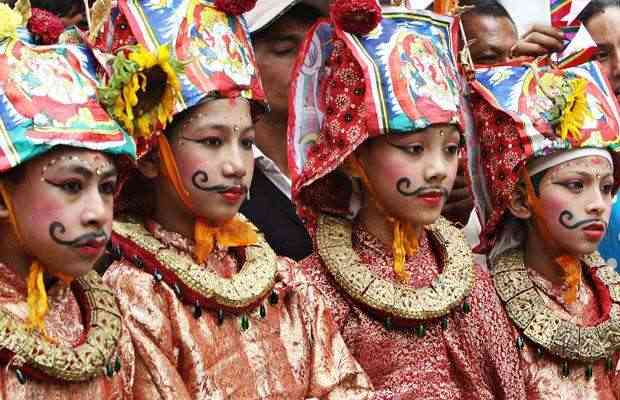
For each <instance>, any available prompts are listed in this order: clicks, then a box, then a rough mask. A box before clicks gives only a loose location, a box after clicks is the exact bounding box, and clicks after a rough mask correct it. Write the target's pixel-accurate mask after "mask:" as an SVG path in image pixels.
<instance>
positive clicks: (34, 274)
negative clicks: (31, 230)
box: [26, 261, 48, 334]
mask: <svg viewBox="0 0 620 400" xmlns="http://www.w3.org/2000/svg"><path fill="white" fill-rule="evenodd" d="M43 272H44V268H43V267H42V266H41V264H39V262H38V261H35V262H33V263H32V264H31V265H30V271H29V272H28V278H27V279H26V287H27V289H28V327H29V328H30V329H37V330H39V332H41V333H43V334H45V315H46V314H47V310H48V304H47V292H46V291H45V284H44V282H43Z"/></svg>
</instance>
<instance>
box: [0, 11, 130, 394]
mask: <svg viewBox="0 0 620 400" xmlns="http://www.w3.org/2000/svg"><path fill="white" fill-rule="evenodd" d="M30 13H31V10H30V7H29V4H28V2H24V1H20V2H18V5H17V6H16V9H15V10H13V9H11V8H9V7H8V6H6V5H4V4H0V26H2V30H1V32H0V199H1V200H0V237H2V240H1V241H0V327H1V329H0V347H1V351H0V361H2V369H1V370H0V399H11V400H16V399H28V400H30V399H51V398H62V399H76V400H77V399H84V400H85V399H89V400H91V399H131V398H132V385H133V368H134V353H133V346H132V344H131V338H130V336H129V334H128V332H127V331H126V330H125V328H124V327H123V324H122V318H121V314H120V310H119V309H118V306H117V303H116V300H115V298H114V295H113V293H112V291H111V290H110V289H108V288H107V287H106V286H105V285H104V283H103V281H102V279H101V277H100V276H99V275H98V274H97V273H96V272H95V271H94V270H93V268H94V265H95V262H96V261H97V259H98V258H99V257H100V256H101V255H102V254H103V253H104V252H105V246H106V242H107V241H108V239H109V238H110V236H111V232H112V221H113V218H112V214H113V201H114V192H115V188H116V181H117V168H116V160H121V159H123V158H124V159H127V160H130V159H133V158H135V151H136V147H135V144H134V142H133V140H132V139H131V138H130V137H129V136H127V134H126V133H125V132H124V131H123V130H122V129H121V127H120V126H119V125H118V124H117V123H116V122H115V121H114V120H113V119H112V118H111V117H110V116H109V115H108V114H107V113H106V112H105V110H104V109H103V107H101V106H100V105H99V103H98V102H97V96H96V93H97V92H96V88H97V82H96V80H95V60H94V58H93V55H92V53H91V52H90V50H88V48H86V47H85V46H80V45H66V44H54V45H48V46H42V45H36V44H33V38H32V37H30V36H29V32H28V31H26V30H25V29H23V27H24V26H25V25H26V22H27V21H28V18H29V15H30Z"/></svg>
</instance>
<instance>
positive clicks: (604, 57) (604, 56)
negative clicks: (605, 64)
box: [594, 51, 609, 61]
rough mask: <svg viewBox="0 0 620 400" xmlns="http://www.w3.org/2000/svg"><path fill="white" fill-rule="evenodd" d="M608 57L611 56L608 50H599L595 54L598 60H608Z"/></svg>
mask: <svg viewBox="0 0 620 400" xmlns="http://www.w3.org/2000/svg"><path fill="white" fill-rule="evenodd" d="M608 58H609V52H607V51H599V52H598V53H596V55H595V56H594V59H595V60H596V61H606V60H607V59H608Z"/></svg>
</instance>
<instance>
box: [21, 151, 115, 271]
mask: <svg viewBox="0 0 620 400" xmlns="http://www.w3.org/2000/svg"><path fill="white" fill-rule="evenodd" d="M24 168H25V170H24V171H25V173H24V177H23V179H22V180H20V182H19V183H17V184H15V185H13V184H11V185H10V186H9V188H10V189H9V192H10V196H11V201H12V203H13V204H14V208H15V218H16V220H17V224H18V226H19V232H20V236H21V237H22V240H23V241H24V243H23V245H24V246H25V248H26V250H27V252H28V254H30V255H31V256H33V257H35V258H36V259H38V260H39V262H41V263H42V265H44V266H45V267H46V268H47V270H48V271H49V272H51V273H54V272H56V273H60V274H63V275H67V276H71V277H79V276H81V275H83V274H85V273H87V272H89V271H90V270H91V269H92V268H93V266H94V264H95V261H96V260H97V259H98V258H99V257H100V256H101V255H102V254H103V252H104V250H105V245H106V243H107V241H108V239H109V238H110V233H111V231H112V218H113V200H114V191H115V188H116V179H117V172H116V168H115V166H114V164H113V162H112V160H111V159H110V158H109V157H108V156H106V155H103V154H102V153H99V152H96V151H91V150H82V149H71V148H62V149H58V150H55V151H52V152H50V153H48V154H46V155H43V156H41V157H39V158H36V159H34V160H32V161H30V162H29V163H28V164H26V165H25V167H24Z"/></svg>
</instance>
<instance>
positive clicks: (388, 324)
mask: <svg viewBox="0 0 620 400" xmlns="http://www.w3.org/2000/svg"><path fill="white" fill-rule="evenodd" d="M383 326H385V329H387V330H388V331H391V330H392V328H393V327H394V325H393V323H392V317H387V318H385V322H383Z"/></svg>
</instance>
